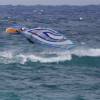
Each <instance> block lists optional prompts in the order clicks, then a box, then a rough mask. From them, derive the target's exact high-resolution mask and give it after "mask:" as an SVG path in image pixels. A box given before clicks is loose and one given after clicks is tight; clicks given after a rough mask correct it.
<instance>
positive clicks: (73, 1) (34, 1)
mask: <svg viewBox="0 0 100 100" xmlns="http://www.w3.org/2000/svg"><path fill="white" fill-rule="evenodd" d="M9 4H11V5H38V4H40V5H97V4H100V0H0V5H9Z"/></svg>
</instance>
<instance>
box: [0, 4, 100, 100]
mask: <svg viewBox="0 0 100 100" xmlns="http://www.w3.org/2000/svg"><path fill="white" fill-rule="evenodd" d="M0 16H1V17H0V100H100V6H99V5H98V6H93V5H90V6H40V5H38V6H20V5H19V6H11V5H5V6H0ZM16 23H17V24H22V25H24V26H26V27H28V28H35V27H46V28H52V29H54V30H56V31H58V32H60V33H61V34H64V35H65V36H66V37H67V38H68V39H70V40H72V41H73V42H74V43H75V44H76V45H77V47H76V48H73V49H71V50H67V51H63V50H60V51H56V50H55V49H54V50H53V51H52V49H51V48H50V47H48V48H45V47H43V46H39V45H38V46H37V45H36V44H31V43H29V42H28V41H27V40H26V39H25V38H23V37H22V36H20V35H8V34H7V33H5V29H6V27H9V26H11V25H12V24H16Z"/></svg>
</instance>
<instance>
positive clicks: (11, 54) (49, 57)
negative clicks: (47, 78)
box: [0, 48, 100, 64]
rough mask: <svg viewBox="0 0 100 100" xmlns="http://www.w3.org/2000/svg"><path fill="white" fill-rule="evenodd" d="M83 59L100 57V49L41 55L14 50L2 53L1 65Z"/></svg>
mask: <svg viewBox="0 0 100 100" xmlns="http://www.w3.org/2000/svg"><path fill="white" fill-rule="evenodd" d="M77 57H78V58H79V59H81V58H82V57H89V58H91V57H92V58H96V57H100V49H99V48H96V49H94V48H89V49H85V48H77V49H74V50H71V51H66V52H50V51H49V52H47V51H46V52H41V53H36V52H35V53H27V54H26V53H16V51H14V50H9V51H1V52H0V63H4V64H9V63H20V64H25V63H27V62H29V61H31V62H40V63H56V62H65V61H72V60H73V61H74V59H75V58H77Z"/></svg>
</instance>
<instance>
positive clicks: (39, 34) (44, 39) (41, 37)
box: [6, 27, 75, 49]
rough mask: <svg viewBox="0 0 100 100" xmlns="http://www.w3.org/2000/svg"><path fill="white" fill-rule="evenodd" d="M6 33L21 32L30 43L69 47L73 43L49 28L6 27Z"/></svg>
mask: <svg viewBox="0 0 100 100" xmlns="http://www.w3.org/2000/svg"><path fill="white" fill-rule="evenodd" d="M6 32H7V33H12V34H21V35H22V36H24V37H25V38H26V39H27V40H28V41H30V42H31V43H36V44H40V45H44V46H49V47H55V48H66V49H71V48H73V47H75V44H74V43H73V42H72V41H71V40H69V39H67V38H66V37H65V36H64V35H62V34H59V33H58V32H56V31H54V30H52V29H49V28H33V29H27V28H24V27H10V28H7V29H6Z"/></svg>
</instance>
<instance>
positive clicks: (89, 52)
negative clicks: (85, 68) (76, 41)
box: [72, 48, 100, 57]
mask: <svg viewBox="0 0 100 100" xmlns="http://www.w3.org/2000/svg"><path fill="white" fill-rule="evenodd" d="M72 54H74V55H77V56H90V57H99V56H100V49H93V48H91V49H85V48H83V49H76V50H73V51H72Z"/></svg>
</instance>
